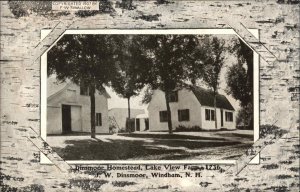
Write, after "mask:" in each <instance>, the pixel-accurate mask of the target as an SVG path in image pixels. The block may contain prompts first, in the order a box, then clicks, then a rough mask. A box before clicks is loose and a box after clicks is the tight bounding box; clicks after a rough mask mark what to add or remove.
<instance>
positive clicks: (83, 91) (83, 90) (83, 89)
mask: <svg viewBox="0 0 300 192" xmlns="http://www.w3.org/2000/svg"><path fill="white" fill-rule="evenodd" d="M89 92H90V90H89V87H88V86H85V85H84V84H83V83H81V84H80V95H86V96H89V95H90V94H89Z"/></svg>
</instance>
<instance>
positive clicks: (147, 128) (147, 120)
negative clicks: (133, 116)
mask: <svg viewBox="0 0 300 192" xmlns="http://www.w3.org/2000/svg"><path fill="white" fill-rule="evenodd" d="M145 130H149V119H148V118H147V119H145Z"/></svg>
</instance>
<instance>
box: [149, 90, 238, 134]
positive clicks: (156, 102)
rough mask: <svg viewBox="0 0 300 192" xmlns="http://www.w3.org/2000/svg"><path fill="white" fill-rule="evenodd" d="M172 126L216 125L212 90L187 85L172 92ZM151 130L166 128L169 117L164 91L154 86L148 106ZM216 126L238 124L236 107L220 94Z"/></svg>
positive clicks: (203, 127)
mask: <svg viewBox="0 0 300 192" xmlns="http://www.w3.org/2000/svg"><path fill="white" fill-rule="evenodd" d="M169 100H170V109H171V119H172V126H173V129H175V128H176V127H179V126H180V125H182V126H185V127H187V128H188V127H193V126H198V127H200V128H202V129H215V119H216V118H215V113H214V96H213V92H212V91H210V90H206V89H203V88H201V87H196V86H193V87H188V88H183V89H180V90H178V91H173V92H172V93H171V95H170V98H169ZM148 113H149V126H150V131H167V130H168V122H167V121H168V117H167V107H166V101H165V95H164V92H162V91H161V90H155V91H154V93H153V96H152V99H151V102H150V103H149V106H148ZM216 115H217V129H220V128H227V129H235V128H236V118H235V110H234V108H233V106H232V105H231V103H230V102H229V101H228V99H227V98H226V97H225V96H224V95H220V94H218V95H217V111H216Z"/></svg>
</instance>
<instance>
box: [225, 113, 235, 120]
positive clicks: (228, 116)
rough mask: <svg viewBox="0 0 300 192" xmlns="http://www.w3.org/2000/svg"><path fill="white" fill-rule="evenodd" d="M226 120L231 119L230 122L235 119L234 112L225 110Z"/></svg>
mask: <svg viewBox="0 0 300 192" xmlns="http://www.w3.org/2000/svg"><path fill="white" fill-rule="evenodd" d="M225 121H229V122H232V121H233V113H232V112H225Z"/></svg>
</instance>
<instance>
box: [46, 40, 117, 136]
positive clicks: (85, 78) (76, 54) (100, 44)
mask: <svg viewBox="0 0 300 192" xmlns="http://www.w3.org/2000/svg"><path fill="white" fill-rule="evenodd" d="M115 47H116V46H115V41H114V40H113V37H112V36H109V35H65V36H63V37H62V39H60V40H59V41H58V42H57V44H56V45H55V46H54V47H53V48H52V49H51V50H50V51H49V52H48V66H47V68H48V75H49V74H52V73H56V78H57V79H58V80H60V81H65V80H66V79H69V80H71V81H72V82H73V83H75V84H77V85H79V86H81V87H82V86H85V87H86V88H87V89H88V90H89V96H90V102H91V137H92V138H95V137H96V130H95V94H96V91H97V90H98V91H99V92H100V93H101V92H102V91H104V87H103V86H104V85H105V84H108V83H109V81H110V79H111V77H113V76H115V74H116V66H115V62H114V60H115V58H116V56H115V54H114V51H115Z"/></svg>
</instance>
